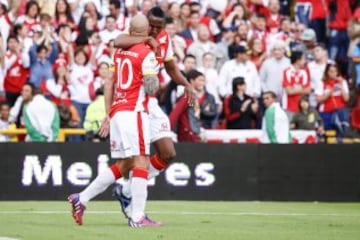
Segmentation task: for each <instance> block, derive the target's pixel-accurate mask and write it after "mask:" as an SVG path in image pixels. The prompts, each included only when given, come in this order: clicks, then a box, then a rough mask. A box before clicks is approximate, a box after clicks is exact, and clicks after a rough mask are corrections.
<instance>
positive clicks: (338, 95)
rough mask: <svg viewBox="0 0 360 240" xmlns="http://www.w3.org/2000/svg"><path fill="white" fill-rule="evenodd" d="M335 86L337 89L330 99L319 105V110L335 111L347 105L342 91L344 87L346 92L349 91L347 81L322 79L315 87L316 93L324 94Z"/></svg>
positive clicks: (318, 94)
mask: <svg viewBox="0 0 360 240" xmlns="http://www.w3.org/2000/svg"><path fill="white" fill-rule="evenodd" d="M334 88H335V89H337V90H335V91H334V92H333V93H332V94H331V96H330V97H329V98H328V99H326V100H325V101H324V102H323V103H322V104H320V105H319V112H333V111H335V110H336V109H340V108H343V107H345V106H346V102H345V101H344V99H343V97H342V91H341V89H344V91H345V93H349V87H348V84H347V83H346V81H342V82H341V83H340V82H339V81H337V80H332V79H329V80H326V81H321V82H320V83H319V85H318V87H317V88H316V89H315V94H316V95H317V96H322V95H324V94H326V93H328V92H329V91H331V89H334Z"/></svg>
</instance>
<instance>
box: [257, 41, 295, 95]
mask: <svg viewBox="0 0 360 240" xmlns="http://www.w3.org/2000/svg"><path fill="white" fill-rule="evenodd" d="M285 50H286V46H285V43H284V42H282V41H276V42H274V44H273V45H272V46H271V51H270V52H271V57H269V58H267V59H266V60H265V61H264V63H263V64H262V66H261V68H260V81H261V89H262V91H263V92H266V91H273V92H274V93H275V94H276V95H277V97H278V100H280V99H281V96H282V93H283V87H282V78H283V72H284V70H285V69H286V68H287V67H289V66H290V60H289V58H287V57H286V56H285Z"/></svg>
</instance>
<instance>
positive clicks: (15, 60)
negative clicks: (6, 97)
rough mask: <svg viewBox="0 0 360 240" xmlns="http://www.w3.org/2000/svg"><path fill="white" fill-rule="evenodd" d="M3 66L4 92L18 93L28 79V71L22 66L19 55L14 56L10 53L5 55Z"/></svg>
mask: <svg viewBox="0 0 360 240" xmlns="http://www.w3.org/2000/svg"><path fill="white" fill-rule="evenodd" d="M7 63H9V64H7ZM5 65H6V66H5V68H6V75H5V81H4V88H5V91H6V92H10V93H20V92H21V89H22V87H23V85H24V84H25V82H26V81H27V79H28V77H29V69H28V68H25V67H24V66H23V64H22V60H21V57H20V55H17V56H16V55H15V54H12V53H7V54H6V56H5Z"/></svg>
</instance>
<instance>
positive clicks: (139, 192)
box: [130, 168, 148, 222]
mask: <svg viewBox="0 0 360 240" xmlns="http://www.w3.org/2000/svg"><path fill="white" fill-rule="evenodd" d="M138 172H140V174H139V173H138ZM147 179H148V170H146V169H136V168H134V170H133V176H132V177H131V181H130V182H131V194H132V199H131V201H132V213H131V218H132V220H133V221H135V222H138V221H139V220H141V218H142V217H144V216H145V205H146V199H147Z"/></svg>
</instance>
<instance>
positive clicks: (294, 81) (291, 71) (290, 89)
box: [282, 51, 311, 120]
mask: <svg viewBox="0 0 360 240" xmlns="http://www.w3.org/2000/svg"><path fill="white" fill-rule="evenodd" d="M290 61H291V66H290V67H288V68H286V69H285V70H284V76H283V82H282V85H283V87H284V89H285V91H284V94H283V98H282V107H283V108H284V109H285V110H286V113H287V115H288V117H289V120H291V119H292V117H293V115H294V114H295V113H296V112H298V111H299V105H298V103H299V100H300V98H301V96H302V95H304V94H309V93H310V91H311V87H310V78H309V74H308V72H307V71H306V70H305V69H304V66H305V63H306V60H305V54H304V53H303V52H295V51H294V52H292V53H291V58H290Z"/></svg>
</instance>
